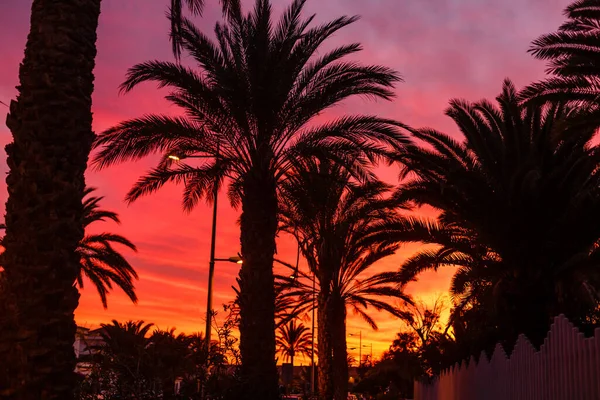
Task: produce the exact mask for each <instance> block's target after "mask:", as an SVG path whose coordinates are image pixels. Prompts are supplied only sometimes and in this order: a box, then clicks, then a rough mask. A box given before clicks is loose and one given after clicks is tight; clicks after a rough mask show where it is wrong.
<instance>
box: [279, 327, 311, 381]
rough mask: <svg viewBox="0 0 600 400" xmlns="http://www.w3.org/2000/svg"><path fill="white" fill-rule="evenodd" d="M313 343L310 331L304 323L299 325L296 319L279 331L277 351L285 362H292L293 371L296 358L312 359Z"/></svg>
mask: <svg viewBox="0 0 600 400" xmlns="http://www.w3.org/2000/svg"><path fill="white" fill-rule="evenodd" d="M311 343H312V336H311V334H310V329H308V327H306V326H304V325H303V324H302V323H299V324H297V323H296V320H294V319H293V320H291V321H290V322H288V323H287V324H285V325H282V326H281V327H279V329H278V335H277V350H278V351H279V352H280V353H281V354H282V355H283V356H284V360H286V361H287V360H290V363H291V364H292V371H293V369H294V357H296V356H307V357H310V354H311Z"/></svg>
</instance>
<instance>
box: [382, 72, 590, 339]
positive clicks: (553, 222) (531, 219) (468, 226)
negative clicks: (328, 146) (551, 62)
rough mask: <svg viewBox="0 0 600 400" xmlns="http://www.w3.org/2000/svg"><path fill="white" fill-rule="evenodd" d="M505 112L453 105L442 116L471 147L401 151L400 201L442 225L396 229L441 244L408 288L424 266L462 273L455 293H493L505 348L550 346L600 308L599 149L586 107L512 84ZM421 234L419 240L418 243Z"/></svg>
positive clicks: (420, 257)
mask: <svg viewBox="0 0 600 400" xmlns="http://www.w3.org/2000/svg"><path fill="white" fill-rule="evenodd" d="M497 101H498V106H495V105H493V104H492V103H490V102H488V101H485V100H484V101H480V102H476V103H468V102H465V101H461V100H453V101H452V102H451V105H450V107H449V108H448V110H447V111H446V114H447V115H448V116H450V117H451V118H452V119H453V120H454V121H455V122H456V124H457V126H458V127H459V129H460V131H461V133H462V134H463V136H464V139H465V141H464V142H459V141H457V140H455V139H453V138H452V137H450V136H449V135H445V134H443V133H440V132H437V131H434V130H431V129H420V130H413V135H414V136H415V137H416V138H418V139H419V140H421V141H422V142H423V143H424V144H425V145H424V146H418V145H415V146H412V147H411V148H410V149H408V150H407V152H406V153H405V154H402V162H403V163H404V166H405V167H404V168H405V169H404V175H403V176H408V174H413V175H411V176H412V178H410V179H408V181H407V183H406V184H404V185H401V186H400V188H399V189H398V192H397V193H396V195H395V198H396V200H398V202H400V203H409V204H412V205H416V206H422V205H428V206H432V207H434V208H435V209H436V210H438V211H439V212H440V216H439V219H438V221H439V223H435V222H431V221H421V220H410V221H404V222H402V223H399V224H398V232H397V234H395V233H394V232H393V230H390V231H389V232H387V233H386V234H385V235H386V236H387V237H388V239H389V240H391V241H393V240H395V239H396V240H404V239H405V236H406V234H407V232H408V231H410V230H413V231H414V232H413V233H418V234H421V235H422V241H424V242H427V243H435V244H438V245H440V247H439V248H437V249H435V250H430V249H429V250H426V251H424V252H420V253H419V254H417V255H415V256H414V257H412V258H411V259H409V260H408V261H407V262H406V264H405V265H404V266H403V270H402V274H403V278H404V279H405V280H410V279H412V278H414V277H415V276H416V275H417V274H419V273H420V272H421V271H423V270H426V269H437V268H438V267H440V266H443V265H453V266H457V267H458V270H457V272H456V274H455V276H454V279H453V282H452V291H453V294H454V295H456V296H459V297H461V298H462V300H461V301H466V302H468V301H470V300H471V299H473V298H474V297H475V296H480V295H481V296H480V297H479V300H480V301H481V300H483V299H485V298H489V296H488V295H489V294H493V296H492V298H493V299H494V303H493V304H490V303H489V302H487V306H488V312H487V315H488V316H489V317H492V316H494V315H495V312H496V311H497V313H498V314H497V315H496V317H497V318H498V319H495V320H493V321H488V323H492V324H493V325H497V326H499V327H503V328H504V330H503V336H504V339H505V340H509V341H513V340H514V339H516V335H518V334H519V333H524V334H526V335H527V337H528V338H529V339H530V340H532V342H533V343H537V344H539V341H541V340H543V338H544V336H545V334H546V332H547V329H548V326H549V324H550V319H551V318H552V317H553V316H555V315H558V314H559V313H565V314H567V315H568V316H569V318H571V319H572V320H574V321H578V322H580V321H581V322H583V321H582V318H584V316H585V315H586V314H587V313H589V311H590V310H593V309H595V307H597V305H598V295H597V293H598V291H597V290H598V289H599V288H600V274H599V273H598V268H597V266H598V264H599V262H600V258H598V257H599V256H600V253H599V252H598V246H597V243H598V238H599V237H600V225H599V222H600V196H599V195H600V193H599V190H600V189H599V188H600V186H599V183H600V172H599V171H598V169H597V165H598V161H599V160H600V149H599V148H598V146H597V145H594V144H593V143H592V138H593V137H594V134H595V128H594V127H593V126H587V127H586V126H583V125H581V124H579V123H573V121H580V120H581V119H582V118H583V119H585V116H586V113H587V112H588V111H587V110H585V109H577V108H571V107H569V106H564V105H538V104H537V103H536V104H532V105H520V104H519V99H518V96H517V92H516V90H515V88H514V86H513V84H512V83H511V82H510V81H505V83H504V87H503V91H502V94H501V95H500V96H498V97H497ZM417 236H418V235H417Z"/></svg>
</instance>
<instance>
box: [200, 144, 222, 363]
mask: <svg viewBox="0 0 600 400" xmlns="http://www.w3.org/2000/svg"><path fill="white" fill-rule="evenodd" d="M218 162H219V146H218V145H217V153H216V155H215V163H218ZM218 195H219V190H218V186H217V185H216V183H215V187H214V190H213V215H212V231H211V237H210V261H209V263H208V298H207V300H206V330H205V331H204V332H205V333H204V336H205V338H204V339H205V340H206V354H207V355H208V354H210V334H211V331H212V329H211V319H212V291H213V279H214V276H215V241H216V237H217V196H218Z"/></svg>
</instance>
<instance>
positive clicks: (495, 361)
mask: <svg viewBox="0 0 600 400" xmlns="http://www.w3.org/2000/svg"><path fill="white" fill-rule="evenodd" d="M599 399H600V328H598V329H596V331H595V335H594V337H591V338H585V337H584V336H583V334H582V333H580V332H579V330H578V329H577V328H575V327H574V326H573V324H571V323H570V322H569V321H568V320H567V319H566V318H565V317H564V316H563V315H560V316H558V317H556V318H555V319H554V323H553V324H552V327H551V328H550V332H549V333H548V336H547V337H546V339H545V340H544V344H543V345H542V346H541V348H540V351H536V350H535V349H534V347H533V346H532V345H531V344H530V343H529V340H527V338H526V337H525V336H523V335H521V336H520V337H519V339H518V340H517V344H516V346H515V349H514V351H513V352H512V354H511V357H510V358H508V357H507V356H506V353H505V352H504V349H503V348H502V346H501V345H500V344H498V345H496V349H495V350H494V353H493V355H492V358H491V360H489V361H488V359H487V357H486V355H485V354H484V353H482V354H481V357H480V359H479V362H475V360H474V358H473V357H471V359H470V360H469V362H468V363H467V362H461V363H460V365H459V364H456V365H455V366H454V367H452V368H450V369H448V370H445V371H444V372H443V373H442V374H441V375H440V376H439V377H437V378H436V379H435V380H434V381H433V383H431V384H424V383H421V382H415V394H414V400H599Z"/></svg>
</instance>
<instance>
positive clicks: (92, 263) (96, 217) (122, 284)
mask: <svg viewBox="0 0 600 400" xmlns="http://www.w3.org/2000/svg"><path fill="white" fill-rule="evenodd" d="M94 190H96V189H94V188H87V189H86V190H85V195H86V196H89V197H88V198H87V199H84V202H83V211H84V217H83V226H84V228H88V226H90V225H91V224H92V223H94V222H103V221H106V220H111V221H114V222H116V223H117V224H119V223H120V220H119V216H118V214H117V213H115V212H112V211H106V210H102V209H100V206H99V203H100V201H102V199H103V197H96V196H90V195H91V194H92V193H93V192H94ZM115 244H118V245H122V246H125V247H127V248H129V249H131V250H133V251H137V248H136V247H135V245H134V244H133V243H131V242H130V241H129V240H128V239H126V238H125V237H123V236H121V235H116V234H113V233H98V234H88V235H85V236H84V238H83V240H82V241H81V242H80V243H79V247H77V254H79V256H80V257H81V268H80V269H79V274H78V276H77V283H78V285H79V288H81V289H82V288H83V285H84V280H83V276H84V275H85V276H86V277H87V278H88V279H89V280H90V281H91V282H92V284H93V285H94V286H95V287H96V290H97V291H98V294H99V295H100V299H101V300H102V305H103V306H104V308H107V301H106V295H107V294H108V292H109V291H110V290H111V289H112V287H113V284H115V285H116V286H117V287H119V288H120V289H121V290H123V291H124V292H125V294H127V296H128V297H129V298H130V299H131V301H132V302H134V303H137V296H136V294H135V286H134V284H133V281H134V280H135V279H138V275H137V273H136V272H135V269H134V268H133V267H132V266H131V264H129V262H128V261H127V260H126V259H125V257H123V255H121V253H119V252H118V251H117V250H116V249H115V248H114V247H113V246H114V245H115Z"/></svg>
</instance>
